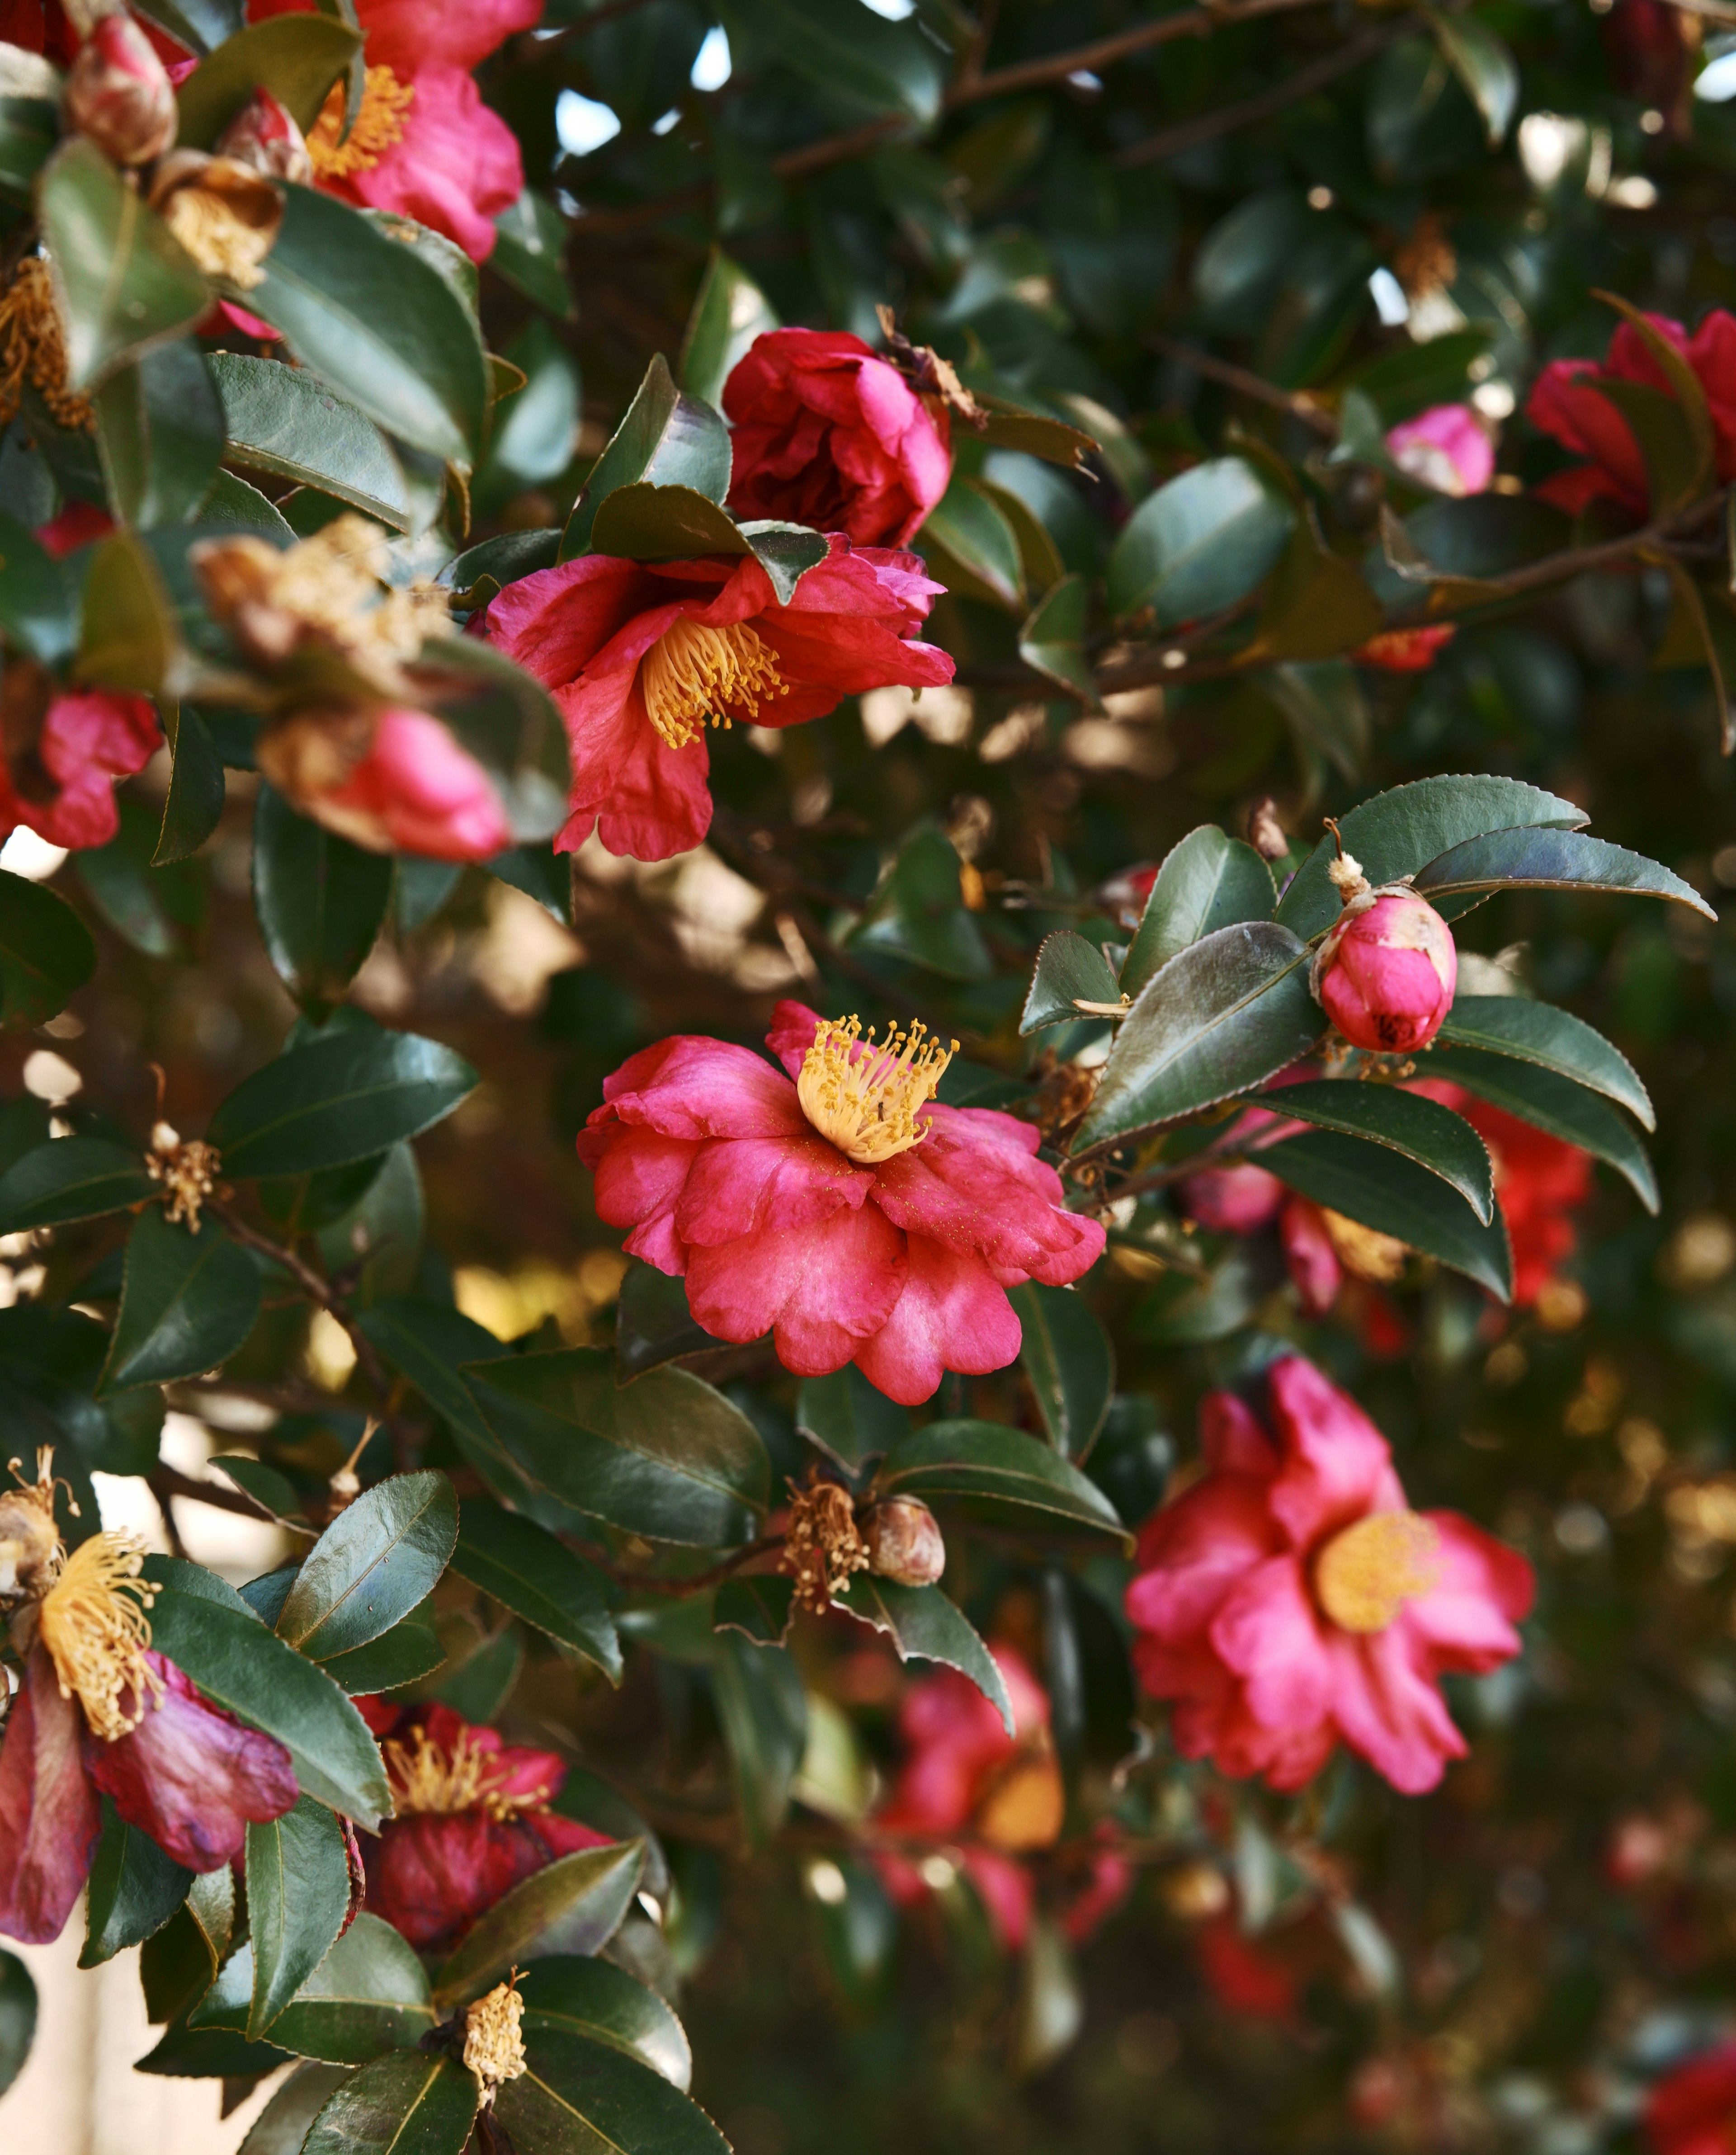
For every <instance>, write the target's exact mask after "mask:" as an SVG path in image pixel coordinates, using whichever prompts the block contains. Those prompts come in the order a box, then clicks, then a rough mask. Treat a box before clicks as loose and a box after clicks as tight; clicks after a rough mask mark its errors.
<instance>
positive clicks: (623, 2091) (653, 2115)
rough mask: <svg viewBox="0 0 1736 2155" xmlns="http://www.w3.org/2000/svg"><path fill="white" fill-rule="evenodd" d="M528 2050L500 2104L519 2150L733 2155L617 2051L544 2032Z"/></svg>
mask: <svg viewBox="0 0 1736 2155" xmlns="http://www.w3.org/2000/svg"><path fill="white" fill-rule="evenodd" d="M525 2050H526V2053H527V2062H528V2066H529V2070H528V2071H526V2072H525V2075H524V2076H523V2078H522V2079H520V2080H515V2081H508V2082H507V2083H506V2084H505V2086H504V2087H503V2088H502V2089H501V2091H500V2093H499V2097H498V2098H497V2100H496V2102H495V2114H496V2116H497V2117H499V2120H500V2122H501V2124H502V2125H503V2126H504V2127H505V2128H506V2130H507V2131H508V2132H510V2134H511V2135H512V2138H513V2143H514V2145H515V2147H521V2148H525V2149H527V2150H533V2151H535V2155H602V2151H603V2150H605V2149H607V2150H609V2151H611V2155H728V2147H729V2143H728V2142H727V2141H725V2138H724V2137H723V2135H722V2134H721V2133H720V2132H719V2131H718V2129H717V2127H715V2126H714V2124H713V2123H712V2122H711V2120H710V2119H709V2117H707V2116H706V2115H705V2113H704V2111H703V2110H701V2109H700V2108H699V2105H698V2104H697V2103H695V2102H692V2101H689V2099H688V2097H687V2096H684V2095H683V2094H681V2093H680V2092H679V2090H677V2089H675V2088H673V2087H671V2086H670V2085H669V2083H668V2081H667V2080H665V2079H664V2078H663V2076H662V2075H661V2074H660V2073H657V2072H653V2071H652V2069H651V2068H650V2067H649V2066H648V2065H641V2064H639V2062H638V2060H637V2059H634V2058H629V2057H624V2056H622V2055H621V2053H620V2051H619V2050H617V2049H615V2048H614V2047H613V2046H612V2045H607V2044H604V2043H592V2042H586V2041H585V2040H582V2039H581V2037H578V2036H576V2035H570V2034H568V2033H566V2031H565V2030H558V2031H557V2030H554V2029H552V2028H545V2029H542V2030H539V2031H538V2033H537V2035H536V2038H535V2042H534V2043H528V2042H527V2044H526V2045H525ZM310 2155H315V2151H312V2150H310Z"/></svg>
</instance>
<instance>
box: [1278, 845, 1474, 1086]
mask: <svg viewBox="0 0 1736 2155" xmlns="http://www.w3.org/2000/svg"><path fill="white" fill-rule="evenodd" d="M1333 829H1334V836H1335V835H1336V832H1337V826H1336V825H1334V827H1333ZM1327 873H1328V874H1329V876H1330V877H1331V878H1332V882H1333V884H1334V888H1336V890H1337V892H1338V894H1339V899H1340V901H1341V903H1342V909H1341V911H1340V912H1339V917H1338V919H1336V920H1335V921H1334V923H1333V925H1332V929H1331V930H1330V932H1329V934H1328V935H1327V936H1326V938H1325V939H1324V942H1323V943H1322V944H1321V945H1320V947H1319V950H1317V951H1316V952H1315V953H1314V963H1313V964H1312V965H1310V966H1309V968H1308V986H1309V987H1310V988H1311V989H1312V990H1313V991H1314V1000H1315V1001H1316V1002H1318V1003H1319V1006H1320V1007H1321V1009H1322V1010H1324V1011H1325V1013H1326V1015H1327V1016H1328V1017H1329V1018H1330V1019H1331V1020H1332V1021H1333V1023H1334V1025H1335V1026H1337V1027H1338V1029H1339V1031H1340V1032H1341V1033H1342V1034H1343V1035H1344V1038H1345V1039H1346V1040H1348V1041H1349V1042H1350V1043H1351V1045H1352V1046H1353V1047H1363V1048H1367V1049H1368V1050H1369V1051H1370V1052H1372V1053H1375V1054H1381V1055H1408V1054H1411V1053H1412V1052H1414V1051H1415V1050H1416V1049H1417V1048H1419V1047H1427V1045H1428V1043H1429V1042H1431V1040H1432V1039H1433V1038H1434V1037H1435V1035H1436V1033H1437V1032H1438V1031H1440V1030H1441V1027H1442V1024H1443V1022H1444V1021H1445V1020H1446V1016H1447V1012H1448V1011H1450V1010H1451V1009H1452V998H1453V995H1454V992H1455V990H1457V986H1458V978H1459V954H1458V948H1457V944H1455V943H1454V941H1453V939H1452V929H1450V928H1449V927H1448V926H1447V923H1446V922H1445V921H1444V920H1443V919H1442V918H1441V916H1440V914H1438V913H1436V910H1435V909H1434V907H1433V906H1431V904H1430V903H1429V902H1428V900H1427V899H1426V898H1421V897H1419V896H1418V894H1417V893H1416V892H1415V891H1414V890H1412V889H1411V888H1410V886H1409V885H1408V884H1406V883H1386V884H1384V885H1383V886H1382V887H1381V888H1380V889H1379V890H1375V889H1373V888H1370V883H1369V880H1368V878H1367V877H1366V876H1365V875H1364V873H1362V869H1361V867H1360V863H1357V862H1355V861H1354V860H1352V859H1351V857H1350V856H1349V854H1348V853H1347V852H1344V850H1343V847H1342V845H1340V847H1339V857H1338V858H1337V859H1336V860H1335V861H1334V863H1332V865H1331V867H1330V868H1329V869H1328V870H1327Z"/></svg>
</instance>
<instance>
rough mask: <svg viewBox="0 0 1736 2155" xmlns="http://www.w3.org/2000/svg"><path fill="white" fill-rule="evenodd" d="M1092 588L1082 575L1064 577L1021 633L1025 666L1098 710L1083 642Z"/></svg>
mask: <svg viewBox="0 0 1736 2155" xmlns="http://www.w3.org/2000/svg"><path fill="white" fill-rule="evenodd" d="M1089 600H1090V595H1089V588H1088V585H1087V583H1086V581H1085V579H1084V578H1083V576H1063V577H1062V578H1061V580H1060V581H1059V582H1057V584H1055V585H1054V586H1052V588H1051V589H1050V591H1048V592H1047V595H1046V596H1045V597H1044V598H1043V599H1042V601H1041V603H1040V604H1039V605H1037V606H1036V607H1033V608H1032V611H1031V613H1030V616H1029V617H1028V618H1027V620H1026V622H1025V623H1024V626H1023V627H1022V628H1021V629H1020V631H1019V656H1020V658H1022V659H1023V660H1024V662H1025V663H1026V664H1027V666H1029V667H1032V668H1034V669H1035V670H1036V671H1037V673H1041V674H1043V675H1044V676H1045V677H1046V678H1047V679H1049V680H1051V681H1053V682H1055V683H1057V685H1058V686H1059V687H1061V688H1066V689H1068V690H1070V691H1071V692H1072V693H1073V694H1074V695H1075V696H1077V697H1078V698H1079V699H1080V701H1081V702H1082V703H1083V704H1086V705H1087V706H1088V707H1089V708H1090V709H1096V708H1097V678H1096V676H1095V675H1094V674H1093V672H1092V670H1091V663H1090V661H1089V660H1088V658H1086V656H1085V653H1084V648H1083V637H1084V634H1085V627H1086V622H1087V621H1088V617H1089V612H1090V603H1089Z"/></svg>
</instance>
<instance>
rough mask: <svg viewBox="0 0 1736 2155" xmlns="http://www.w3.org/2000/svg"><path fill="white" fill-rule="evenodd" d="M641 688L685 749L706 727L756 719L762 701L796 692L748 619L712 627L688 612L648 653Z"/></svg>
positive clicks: (653, 715) (656, 718)
mask: <svg viewBox="0 0 1736 2155" xmlns="http://www.w3.org/2000/svg"><path fill="white" fill-rule="evenodd" d="M639 687H640V689H641V691H642V693H643V695H644V699H645V709H646V710H647V712H648V714H649V715H650V719H651V723H652V724H653V725H654V726H655V727H656V728H657V730H658V733H660V734H661V735H663V739H664V740H666V741H667V742H668V744H669V746H670V747H671V748H685V747H686V746H687V745H688V743H689V741H690V740H694V739H695V738H696V737H697V735H699V731H700V729H702V728H703V727H704V726H707V725H714V726H727V725H729V724H731V723H732V721H733V720H734V719H737V718H749V719H756V718H758V717H759V715H760V699H761V698H762V697H764V698H766V699H770V698H771V697H773V696H787V695H788V694H789V693H790V684H789V683H788V682H787V681H786V680H785V679H784V678H782V676H781V674H780V673H779V672H778V670H777V661H776V658H775V657H774V656H773V654H772V653H771V652H770V651H768V650H767V649H766V646H765V645H764V644H763V643H762V642H760V638H759V637H758V636H757V634H756V633H755V632H754V630H752V629H751V628H750V627H748V625H747V623H746V622H745V621H733V622H730V625H729V627H727V628H711V627H708V626H707V625H706V624H705V623H704V622H699V621H691V620H689V618H688V617H687V616H686V615H685V614H684V615H683V616H682V617H681V618H680V620H679V621H678V622H675V623H674V624H673V627H669V628H666V629H665V630H664V631H663V634H662V635H661V636H660V637H658V639H657V641H656V642H655V643H653V645H652V647H651V648H650V650H649V651H648V652H647V653H646V654H645V659H644V663H643V666H642V668H640V672H639ZM732 706H734V707H735V708H734V709H732V708H731V707H732Z"/></svg>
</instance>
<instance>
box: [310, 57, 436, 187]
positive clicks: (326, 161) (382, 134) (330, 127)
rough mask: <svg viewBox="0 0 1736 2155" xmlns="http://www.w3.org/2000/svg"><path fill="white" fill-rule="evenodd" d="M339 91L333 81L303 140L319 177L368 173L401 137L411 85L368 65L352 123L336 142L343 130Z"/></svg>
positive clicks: (412, 90)
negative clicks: (318, 114)
mask: <svg viewBox="0 0 1736 2155" xmlns="http://www.w3.org/2000/svg"><path fill="white" fill-rule="evenodd" d="M344 93H345V85H344V84H342V83H341V82H339V83H334V84H333V85H332V90H331V95H330V96H329V97H328V98H327V99H326V100H325V104H324V105H321V107H320V116H319V118H318V119H317V120H315V122H314V128H313V132H312V133H311V134H310V136H308V138H307V153H308V155H309V156H310V157H311V158H312V160H313V162H314V172H315V177H317V178H319V179H322V180H347V179H348V178H349V177H350V176H351V173H352V172H371V171H372V170H373V169H374V167H375V166H376V165H377V164H378V163H379V161H380V153H381V151H382V150H389V149H391V147H392V145H393V144H394V143H395V142H402V141H403V139H404V115H405V114H406V113H407V111H408V110H410V104H411V100H412V99H413V98H414V96H415V95H416V85H415V84H414V83H413V82H400V81H399V80H398V79H397V76H396V75H395V74H393V73H392V69H390V68H389V67H371V68H370V69H368V71H367V87H366V89H365V90H363V91H362V94H361V111H359V112H358V113H357V114H356V125H354V126H353V127H352V128H351V130H350V132H349V134H348V135H347V136H345V137H344V140H343V141H339V139H338V137H339V136H341V135H342V134H343V127H344V104H345V94H344Z"/></svg>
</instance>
